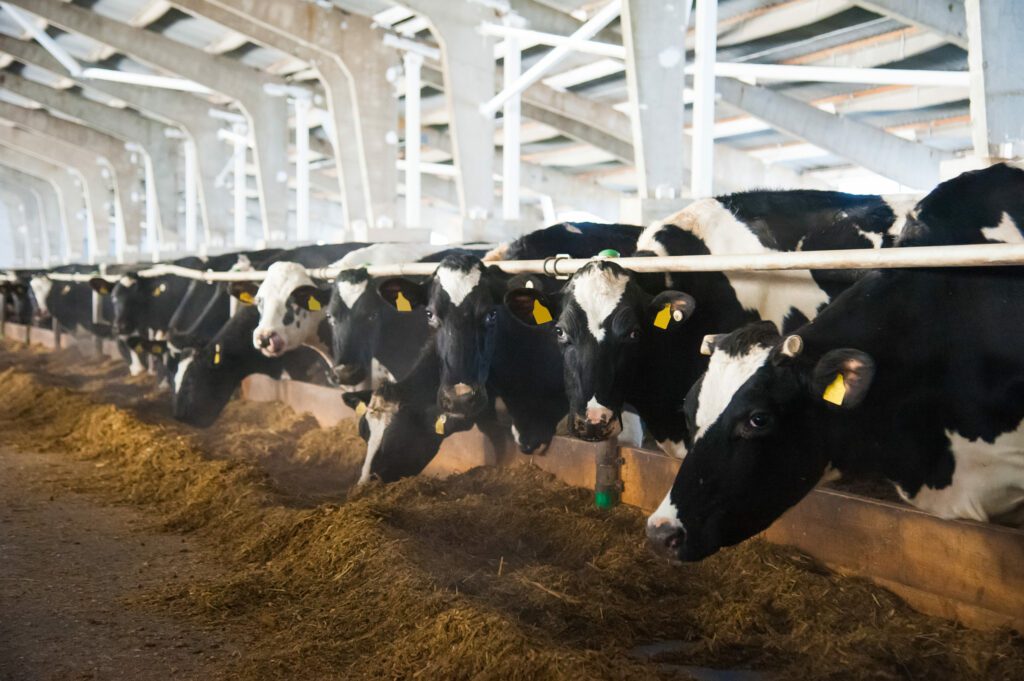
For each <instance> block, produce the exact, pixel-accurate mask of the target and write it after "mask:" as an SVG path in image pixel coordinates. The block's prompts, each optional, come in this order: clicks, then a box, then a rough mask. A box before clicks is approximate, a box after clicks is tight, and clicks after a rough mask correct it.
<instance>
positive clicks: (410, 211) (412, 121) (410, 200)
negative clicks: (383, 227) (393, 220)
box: [404, 52, 423, 228]
mask: <svg viewBox="0 0 1024 681" xmlns="http://www.w3.org/2000/svg"><path fill="white" fill-rule="evenodd" d="M404 62H405V226H406V227H407V228H417V227H420V226H421V225H420V213H421V209H422V201H421V198H422V195H421V182H420V179H421V178H420V88H421V87H422V82H421V79H420V72H421V69H422V67H423V57H422V56H420V55H419V54H416V53H415V52H406V53H405V58H404Z"/></svg>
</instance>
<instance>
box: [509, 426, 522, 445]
mask: <svg viewBox="0 0 1024 681" xmlns="http://www.w3.org/2000/svg"><path fill="white" fill-rule="evenodd" d="M511 430H512V439H513V440H514V441H515V443H516V446H517V447H519V446H520V445H522V444H523V443H522V442H520V441H519V429H518V428H516V424H514V423H513V424H512V428H511Z"/></svg>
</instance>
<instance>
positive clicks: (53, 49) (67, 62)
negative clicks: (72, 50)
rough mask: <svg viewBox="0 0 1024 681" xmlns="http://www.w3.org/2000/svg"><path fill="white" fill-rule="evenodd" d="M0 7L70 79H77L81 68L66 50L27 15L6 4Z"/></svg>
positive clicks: (0, 4) (80, 73) (1, 4)
mask: <svg viewBox="0 0 1024 681" xmlns="http://www.w3.org/2000/svg"><path fill="white" fill-rule="evenodd" d="M0 7H3V9H4V11H5V12H7V13H8V14H9V15H10V16H11V18H12V19H14V21H15V23H17V24H18V25H19V26H21V27H22V28H23V29H25V31H26V32H27V33H28V34H29V35H30V36H32V38H33V39H34V40H35V41H36V42H37V43H39V44H40V46H42V47H43V49H45V50H46V51H47V52H49V53H50V55H51V56H52V57H53V58H54V59H56V60H57V61H58V62H60V65H61V66H63V67H64V68H66V69H67V70H68V72H69V73H71V75H72V77H74V78H78V77H80V76H81V75H82V66H81V65H80V64H79V63H78V61H77V60H75V58H74V57H72V56H71V55H70V54H69V53H68V51H67V50H65V49H64V48H63V47H61V46H60V45H58V44H57V41H56V40H54V39H53V38H52V37H50V34H49V33H47V32H46V31H45V30H43V29H42V28H40V27H39V26H37V25H36V23H35V22H34V21H32V19H30V18H29V16H28V14H27V13H25V12H24V11H23V10H21V9H19V8H17V7H14V6H13V5H10V4H8V3H6V2H4V3H0Z"/></svg>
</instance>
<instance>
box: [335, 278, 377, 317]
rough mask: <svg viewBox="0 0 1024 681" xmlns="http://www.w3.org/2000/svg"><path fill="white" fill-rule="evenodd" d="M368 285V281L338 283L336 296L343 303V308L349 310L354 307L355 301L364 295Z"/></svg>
mask: <svg viewBox="0 0 1024 681" xmlns="http://www.w3.org/2000/svg"><path fill="white" fill-rule="evenodd" d="M369 283H370V282H368V281H359V282H351V281H338V295H340V296H341V302H343V303H345V306H346V307H347V308H348V309H350V310H351V309H352V308H353V307H355V305H356V301H358V300H359V299H360V298H362V296H363V294H364V293H366V287H367V285H368V284H369Z"/></svg>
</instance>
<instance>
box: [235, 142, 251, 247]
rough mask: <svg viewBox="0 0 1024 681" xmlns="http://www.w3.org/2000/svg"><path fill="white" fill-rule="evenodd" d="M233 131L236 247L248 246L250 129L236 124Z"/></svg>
mask: <svg viewBox="0 0 1024 681" xmlns="http://www.w3.org/2000/svg"><path fill="white" fill-rule="evenodd" d="M232 130H233V132H234V134H235V136H236V139H235V140H234V145H235V147H234V148H235V154H234V185H235V186H234V191H235V211H234V216H235V234H234V243H235V246H247V244H246V232H247V231H248V226H247V225H246V220H247V216H246V212H245V204H246V196H245V191H246V176H245V160H246V159H245V154H246V151H247V148H246V143H245V139H246V135H247V134H248V128H247V127H246V126H245V125H243V124H241V123H236V124H234V125H233V126H232Z"/></svg>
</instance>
